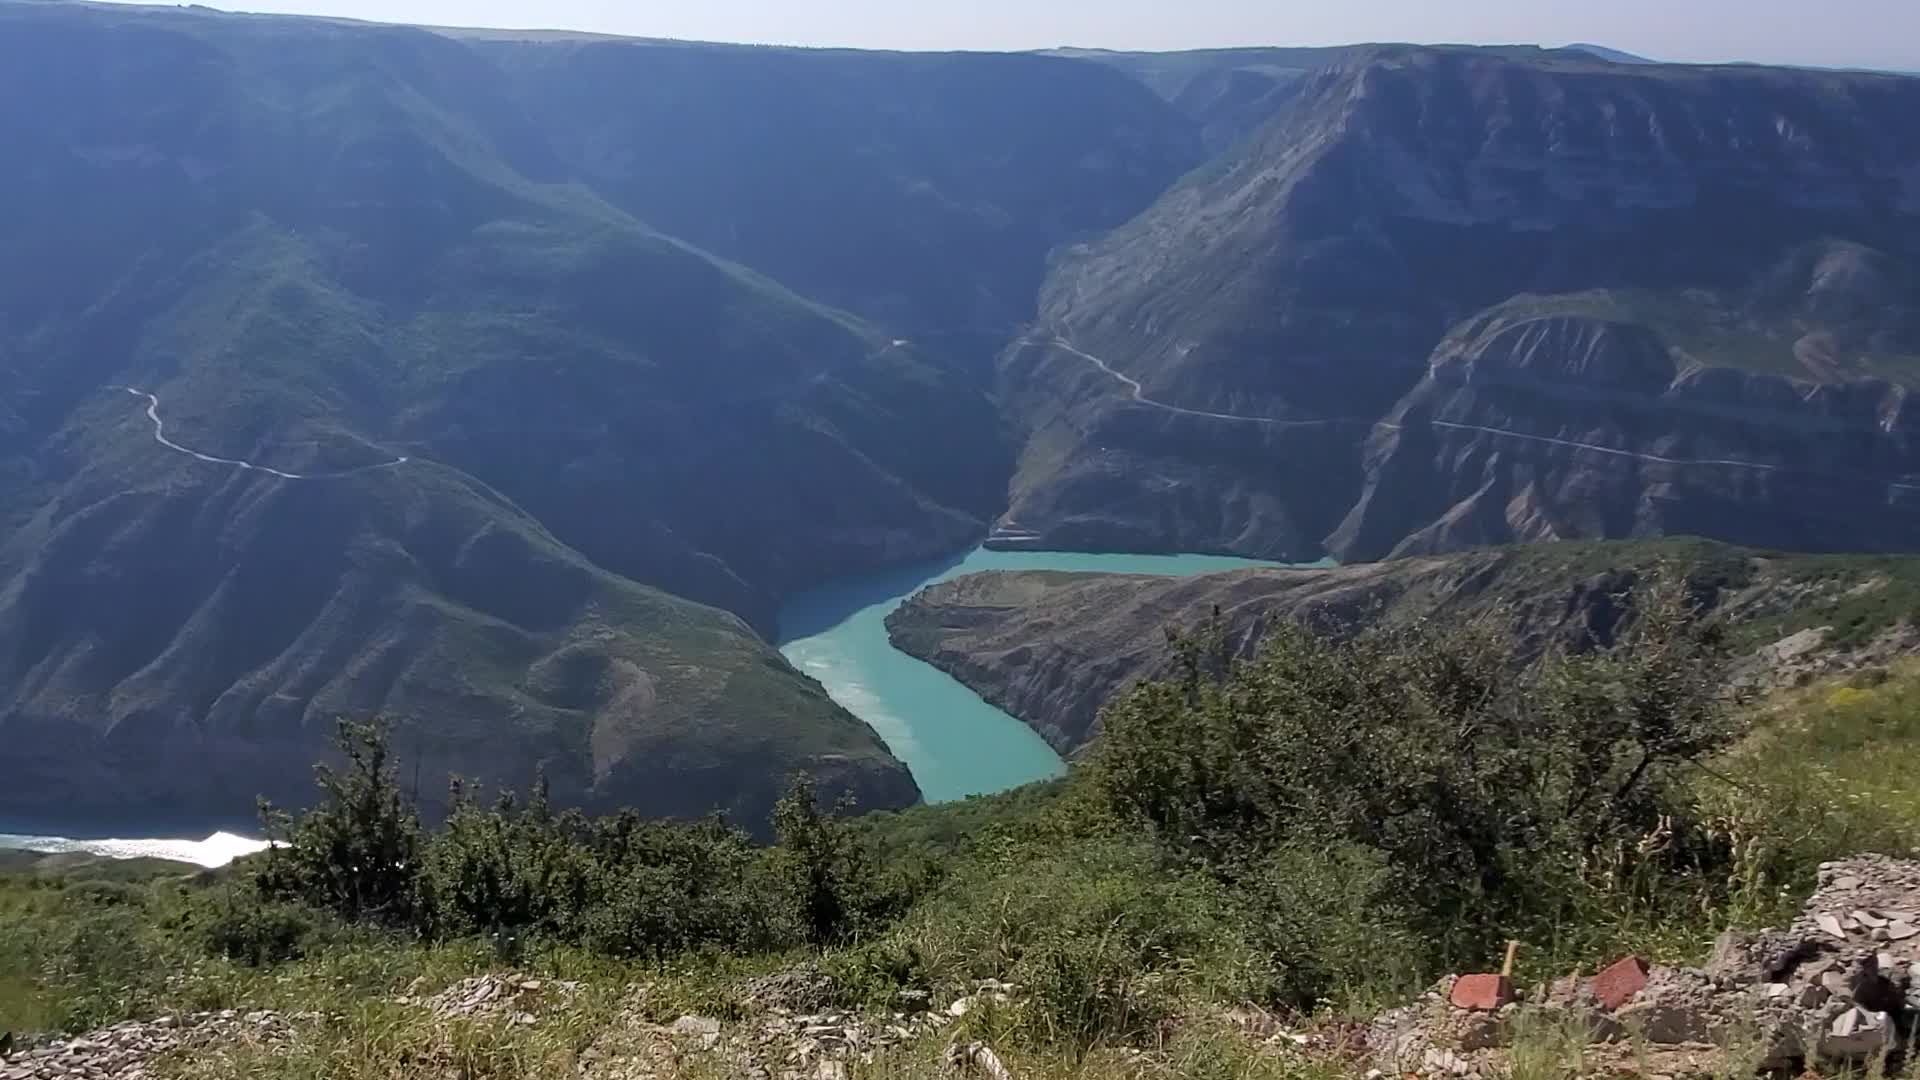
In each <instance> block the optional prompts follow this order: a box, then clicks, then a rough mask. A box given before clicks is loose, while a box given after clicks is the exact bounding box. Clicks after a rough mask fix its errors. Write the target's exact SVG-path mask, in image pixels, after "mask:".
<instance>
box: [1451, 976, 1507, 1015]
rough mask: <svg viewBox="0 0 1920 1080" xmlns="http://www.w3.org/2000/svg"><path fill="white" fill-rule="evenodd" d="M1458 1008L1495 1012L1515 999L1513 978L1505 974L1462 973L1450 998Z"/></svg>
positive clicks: (1454, 984) (1456, 980)
mask: <svg viewBox="0 0 1920 1080" xmlns="http://www.w3.org/2000/svg"><path fill="white" fill-rule="evenodd" d="M1449 1000H1450V1001H1452V1003H1453V1007H1454V1008H1456V1009H1476V1010H1479V1011H1481V1012H1493V1011H1494V1010H1496V1009H1498V1008H1500V1007H1501V1006H1503V1005H1506V1004H1509V1003H1510V1002H1512V1001H1513V980H1511V979H1509V978H1507V977H1506V976H1505V975H1462V976H1460V977H1459V978H1458V979H1455V980H1454V983H1453V994H1452V996H1451V997H1450V999H1449Z"/></svg>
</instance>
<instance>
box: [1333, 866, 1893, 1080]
mask: <svg viewBox="0 0 1920 1080" xmlns="http://www.w3.org/2000/svg"><path fill="white" fill-rule="evenodd" d="M1454 982H1455V978H1454V977H1449V978H1448V979H1446V980H1443V982H1442V983H1441V985H1439V986H1437V987H1435V988H1434V989H1433V990H1432V991H1429V992H1428V993H1427V994H1426V995H1424V996H1423V997H1422V998H1421V999H1420V1001H1419V1002H1417V1003H1415V1004H1414V1005H1411V1006H1408V1007H1405V1008H1402V1009H1396V1010H1392V1011H1390V1012H1388V1013H1385V1014H1383V1015H1381V1016H1380V1017H1378V1018H1377V1019H1376V1020H1375V1021H1374V1023H1373V1025H1372V1027H1371V1028H1370V1029H1369V1032H1368V1045H1369V1047H1370V1048H1371V1051H1372V1053H1373V1057H1374V1060H1375V1063H1376V1065H1377V1066H1378V1067H1379V1068H1380V1069H1381V1070H1382V1071H1384V1072H1385V1073H1388V1074H1391V1075H1396V1076H1397V1075H1402V1074H1418V1075H1422V1076H1467V1077H1494V1076H1504V1075H1507V1069H1508V1067H1509V1065H1510V1059H1511V1055H1512V1053H1513V1050H1512V1048H1513V1046H1514V1045H1515V1043H1516V1041H1518V1040H1524V1039H1526V1038H1529V1037H1539V1036H1540V1035H1542V1034H1545V1035H1548V1036H1550V1037H1551V1036H1558V1037H1561V1038H1565V1037H1567V1036H1568V1035H1569V1033H1571V1035H1572V1038H1573V1042H1574V1043H1575V1046H1574V1047H1573V1048H1572V1052H1573V1053H1576V1054H1578V1055H1579V1056H1581V1057H1582V1058H1584V1059H1585V1061H1586V1062H1587V1063H1588V1064H1590V1065H1592V1066H1593V1069H1592V1072H1593V1073H1594V1074H1596V1075H1598V1074H1602V1073H1606V1072H1611V1071H1615V1070H1614V1069H1609V1068H1607V1067H1606V1065H1607V1063H1608V1062H1612V1063H1613V1064H1614V1066H1615V1067H1616V1068H1618V1067H1625V1066H1631V1067H1632V1071H1633V1072H1634V1074H1635V1075H1660V1076H1710V1075H1711V1076H1727V1075H1740V1074H1743V1073H1752V1072H1769V1073H1773V1072H1786V1071H1788V1070H1796V1069H1799V1068H1802V1067H1815V1066H1824V1067H1842V1068H1844V1067H1859V1066H1864V1065H1867V1064H1869V1063H1871V1062H1875V1061H1881V1062H1884V1061H1885V1060H1887V1059H1889V1058H1896V1057H1898V1056H1899V1055H1901V1054H1902V1053H1904V1052H1905V1050H1906V1049H1907V1040H1908V1038H1909V1037H1910V1033H1911V1032H1912V1030H1913V1025H1914V1022H1915V1020H1916V1019H1920V863H1913V862H1902V861H1898V860H1893V859H1887V858H1883V857H1879V856H1865V857H1861V858H1856V859H1849V860H1846V861H1842V862H1834V863H1828V864H1825V865H1823V866H1822V867H1821V868H1820V881H1819V888H1818V890H1817V891H1816V892H1815V893H1814V895H1813V897H1812V898H1811V899H1810V900H1809V901H1808V902H1807V906H1806V908H1805V910H1804V912H1803V913H1802V914H1801V915H1800V917H1799V918H1797V919H1795V920H1794V921H1793V923H1792V924H1791V925H1789V926H1788V927H1786V928H1785V929H1783V930H1775V931H1767V932H1764V933H1760V934H1752V935H1747V934H1739V933H1729V934H1727V935H1724V936H1723V937H1722V938H1721V940H1720V942H1719V943H1718V945H1717V946H1716V947H1715V950H1714V956H1713V959H1712V960H1711V961H1710V962H1709V963H1708V964H1707V965H1706V966H1705V967H1704V968H1699V969H1690V968H1662V967H1651V968H1649V967H1648V966H1647V965H1646V964H1645V963H1644V962H1641V961H1639V960H1637V959H1634V958H1628V959H1627V960H1624V961H1622V962H1621V963H1620V964H1617V965H1615V966H1614V967H1612V968H1609V969H1608V970H1607V971H1604V972H1602V973H1600V974H1598V975H1596V976H1593V977H1592V978H1581V977H1579V976H1570V977H1567V978H1564V979H1560V980H1558V981H1556V982H1555V983H1553V984H1552V985H1550V986H1540V987H1536V988H1535V989H1534V990H1533V991H1532V992H1531V993H1530V994H1528V995H1525V996H1523V997H1522V999H1521V1000H1519V1001H1516V1002H1513V1003H1510V1004H1506V1005H1503V1006H1500V1007H1499V1008H1496V1009H1477V1008H1461V1007H1459V1006H1458V1005H1456V1004H1455V1003H1454V1002H1453V1001H1452V1000H1451V995H1450V991H1451V989H1452V987H1453V985H1454ZM1583 1041H1584V1042H1585V1043H1588V1044H1590V1045H1589V1046H1588V1047H1587V1048H1585V1049H1581V1048H1580V1047H1579V1046H1578V1044H1579V1043H1581V1042H1583ZM1583 1075H1584V1073H1583Z"/></svg>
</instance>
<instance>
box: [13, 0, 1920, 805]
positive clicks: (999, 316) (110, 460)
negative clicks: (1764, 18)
mask: <svg viewBox="0 0 1920 1080" xmlns="http://www.w3.org/2000/svg"><path fill="white" fill-rule="evenodd" d="M1915 85H1916V84H1914V83H1912V82H1910V81H1907V80H1902V79H1896V78H1887V77H1874V76H1864V75H1848V74H1827V73H1813V72H1782V71H1772V70H1766V69H1693V68H1676V67H1668V66H1660V65H1644V66H1628V65H1621V64H1613V63H1607V62H1604V61H1602V60H1599V59H1595V58H1593V57H1589V56H1583V55H1580V54H1578V53H1572V52H1565V51H1555V52H1548V51H1544V50H1539V49H1532V48H1507V49H1479V50H1475V49H1455V48H1439V49H1430V48H1419V47H1413V46H1355V47H1352V48H1345V49H1335V50H1285V49H1266V50H1259V49H1256V50H1228V51H1216V52H1206V53H1190V54H1173V55H1168V56H1146V55H1142V54H1106V53H1071V54H1056V55H1042V54H1023V55H990V54H897V53H861V52H850V51H845V50H798V49H779V48H748V47H742V46H727V45H692V44H685V43H677V42H664V41H636V40H626V39H617V38H605V37H595V36H591V35H574V34H544V33H523V32H500V33H488V32H480V31H454V30H434V29H430V28H418V27H398V26H383V25H377V24H364V23H352V22H346V21H339V20H325V19H303V18H284V17H264V16H239V15H228V14H222V13H219V12H214V11H211V10H208V9H205V8H200V7H189V8H178V9H160V8H148V7H140V6H131V5H117V4H114V5H105V4H102V5H94V4H86V3H78V2H65V0H60V2H50V0H0V141H4V144H5V145H6V146H7V147H8V149H9V153H8V155H7V157H6V158H5V159H4V160H3V161H0V229H4V235H6V236H7V238H8V241H9V242H8V244H7V245H5V247H4V248H0V733H4V735H5V736H6V737H5V738H4V739H0V767H5V768H7V769H8V770H9V775H10V776H12V777H14V778H15V780H16V782H15V783H13V784H11V785H9V788H8V790H7V792H5V793H4V794H0V815H21V814H29V813H32V812H34V811H41V810H44V809H45V808H47V807H49V806H56V805H57V806H64V807H68V808H70V810H71V811H72V812H74V813H76V814H78V813H84V814H87V815H93V816H98V817H100V818H103V819H116V818H117V819H118V820H124V819H125V816H126V815H127V814H129V813H134V812H138V813H142V814H156V813H161V812H167V811H171V810H179V811H182V812H190V813H191V814H194V815H198V816H201V817H206V818H221V819H223V820H225V819H231V818H232V817H234V816H240V815H244V814H245V813H246V812H247V810H248V806H249V804H250V802H251V796H252V794H253V792H255V791H259V790H265V791H267V792H268V793H270V794H275V795H276V796H282V795H284V797H289V798H290V797H292V796H293V795H294V794H295V793H296V792H298V793H304V791H305V788H304V785H299V784H296V783H295V781H296V780H297V778H298V776H299V775H300V774H302V773H303V772H304V770H305V768H306V765H307V763H308V762H309V761H310V760H311V759H312V757H313V756H314V754H315V753H317V752H318V750H319V748H320V747H321V745H322V740H323V737H324V735H325V733H326V732H327V730H328V729H329V728H330V727H331V725H332V724H333V722H334V720H335V718H336V717H338V716H341V715H347V716H360V717H364V716H369V715H374V714H385V715H388V716H390V717H391V718H392V719H393V720H394V722H395V723H396V725H397V730H396V733H395V745H396V746H397V747H400V748H401V750H402V752H403V753H404V754H406V755H407V757H408V760H409V761H410V762H412V763H413V765H414V766H415V768H416V769H417V771H418V772H419V773H420V775H421V776H422V777H423V778H424V780H423V783H426V784H427V786H428V788H429V790H430V791H431V790H437V786H438V774H440V773H442V772H446V771H459V772H462V773H470V774H472V775H473V777H474V778H475V779H478V780H480V781H483V782H485V783H487V784H489V785H493V786H500V785H519V784H523V783H525V782H528V781H530V780H531V779H532V778H533V776H534V775H535V774H536V773H538V772H545V773H546V774H547V775H548V776H549V777H550V778H551V779H552V780H553V783H554V786H555V794H556V796H557V797H558V798H559V799H560V800H561V801H563V802H566V803H570V804H580V805H587V806H592V807H596V808H607V807H613V806H619V805H634V806H638V807H641V808H643V809H646V810H648V811H650V812H659V813H674V814H700V813H704V812H706V811H707V810H709V809H712V808H714V807H716V806H717V807H721V808H725V809H729V810H731V811H733V812H734V813H735V814H736V815H737V816H739V817H740V818H741V819H743V820H746V821H749V822H750V823H753V822H755V820H756V819H757V818H759V817H762V816H763V812H764V810H765V808H766V807H767V806H769V805H770V804H771V802H772V800H773V799H774V797H775V794H776V793H777V792H778V791H779V790H781V789H782V788H783V787H784V786H785V784H786V782H787V780H788V778H789V777H790V776H792V775H793V774H795V773H797V772H800V771H803V770H804V771H810V772H814V773H817V774H819V775H820V776H821V778H822V779H823V780H824V781H826V782H827V784H828V785H829V787H830V788H833V789H836V790H842V791H847V792H851V793H854V794H856V795H857V796H858V797H859V798H860V799H861V800H862V801H863V802H865V803H867V804H869V805H875V804H877V805H886V806H895V805H901V804H904V803H907V802H911V801H913V799H914V798H915V793H914V790H913V786H912V784H911V781H910V779H909V778H908V777H907V775H906V773H905V770H904V769H903V768H902V767H901V766H900V765H899V763H898V762H896V761H894V760H892V759H891V758H890V757H889V756H888V755H887V754H886V752H885V751H884V749H883V748H882V746H881V745H880V742H879V740H878V739H877V737H876V736H875V735H874V734H873V732H872V731H871V730H869V729H867V728H866V727H865V726H864V725H863V724H861V723H860V722H859V721H858V720H857V719H855V718H854V717H852V716H851V715H849V714H848V713H846V712H845V711H844V710H842V709H840V708H839V707H837V706H835V705H834V704H833V703H832V702H831V701H830V700H828V699H827V698H826V696H825V695H824V694H823V693H822V692H821V691H820V689H819V687H818V686H817V685H816V684H814V683H813V682H811V681H810V680H808V679H806V678H805V677H804V676H803V675H801V674H800V673H799V672H796V671H794V670H793V669H792V668H791V667H789V666H788V665H787V664H786V663H785V662H784V661H783V660H782V659H781V658H780V657H779V656H778V655H777V653H776V652H775V651H774V650H773V649H772V648H771V647H770V645H769V644H768V641H767V639H768V638H769V637H770V636H771V634H772V632H773V630H774V626H775V622H776V613H777V612H778V610H779V606H780V603H781V602H782V600H783V598H785V597H787V596H790V595H792V594H793V593H794V592H796V591H797V590H800V589H804V588H808V587H811V586H814V585H817V584H820V583H822V582H824V581H826V580H829V579H832V578H835V577H838V576H841V575H849V574H857V573H863V572H868V571H871V570H873V569H876V568H880V567H885V566H891V565H896V564H905V563H910V562H916V561H920V560H926V559H930V558H934V557H937V556H943V555H949V554H951V553H952V552H954V551H957V550H961V549H964V548H966V547H967V546H969V545H971V544H973V543H976V542H977V541H979V540H980V538H981V537H983V536H988V535H990V534H992V533H993V532H994V530H996V529H997V530H998V532H997V535H998V537H999V538H1000V539H1001V540H1003V541H1008V542H1022V541H1023V542H1029V543H1031V542H1035V541H1039V542H1044V543H1049V544H1052V545H1055V546H1062V547H1074V548H1095V549H1099V548H1110V549H1111V548H1120V549H1138V550H1162V551H1164V550H1174V549H1185V550H1200V551H1235V552H1241V553H1246V554H1253V555H1262V556H1272V557H1279V558H1288V559H1294V560H1299V561H1306V560H1311V559H1317V558H1320V557H1321V556H1323V555H1326V554H1333V555H1335V556H1337V557H1338V558H1340V559H1342V560H1345V561H1347V562H1358V561H1364V560H1371V559H1376V558H1386V557H1415V556H1422V555H1428V554H1435V553H1446V552H1452V551H1457V550H1460V549H1462V548H1468V547H1473V546H1476V545H1481V544H1490V543H1500V542H1509V541H1525V540H1551V539H1565V538H1578V537H1602V536H1639V535H1656V534H1667V533H1676V532H1687V533H1701V534H1705V535H1711V536H1714V537H1717V538H1720V539H1724V540H1729V541H1738V542H1743V543H1749V544H1755V545H1762V546H1767V547H1781V548H1808V549H1814V548H1820V549H1834V550H1845V549H1867V550H1896V549H1901V548H1905V547H1910V546H1911V544H1912V539H1911V538H1912V537H1913V536H1914V535H1920V533H1916V532H1915V526H1916V525H1920V513H1917V512H1916V508H1917V507H1920V501H1917V500H1920V481H1917V480H1916V475H1917V474H1920V463H1916V462H1915V460H1914V449H1913V446H1912V437H1913V432H1914V427H1913V425H1914V423H1915V419H1914V412H1913V410H1912V408H1911V407H1910V406H1909V405H1908V404H1907V402H1908V396H1909V394H1910V390H1911V387H1912V386H1913V385H1914V381H1915V379H1916V378H1920V374H1916V373H1917V372H1920V361H1916V360H1915V357H1920V344H1917V343H1916V342H1917V341H1920V316H1917V315H1916V306H1915V304H1914V301H1913V297H1914V296H1915V295H1916V292H1915V289H1914V283H1915V281H1916V273H1920V262H1916V251H1917V250H1920V236H1917V235H1916V230H1915V227H1914V221H1915V215H1914V213H1913V211H1914V207H1915V204H1916V200H1917V199H1920V195H1917V194H1916V192H1915V190H1914V183H1915V181H1914V177H1915V176H1920V170H1916V168H1915V160H1916V157H1920V153H1917V152H1916V147H1915V145H1914V144H1915V142H1916V138H1915V137H1914V136H1912V135H1910V134H1908V132H1907V127H1906V126H1904V125H1903V124H1902V123H1901V120H1902V118H1903V117H1904V116H1905V115H1907V114H1908V113H1909V112H1910V111H1911V109H1912V106H1913V105H1914V104H1916V102H1915V95H1916V91H1915Z"/></svg>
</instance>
